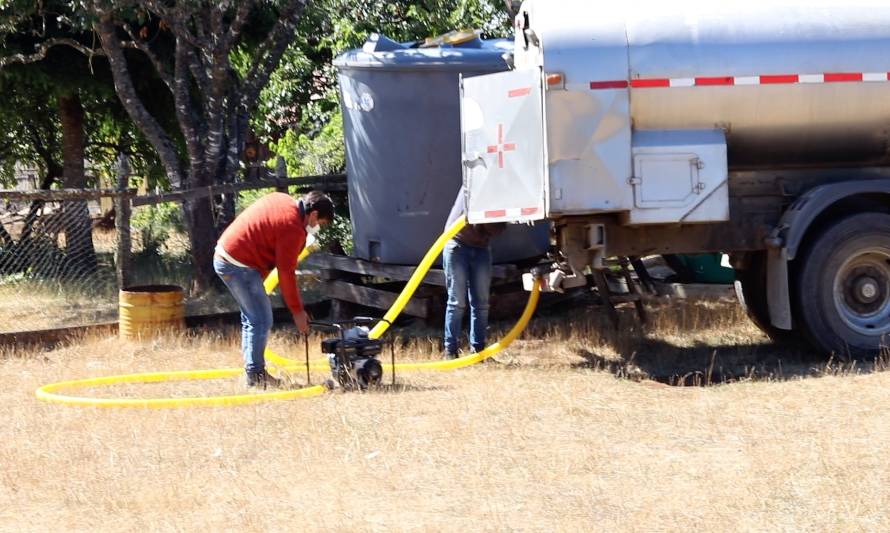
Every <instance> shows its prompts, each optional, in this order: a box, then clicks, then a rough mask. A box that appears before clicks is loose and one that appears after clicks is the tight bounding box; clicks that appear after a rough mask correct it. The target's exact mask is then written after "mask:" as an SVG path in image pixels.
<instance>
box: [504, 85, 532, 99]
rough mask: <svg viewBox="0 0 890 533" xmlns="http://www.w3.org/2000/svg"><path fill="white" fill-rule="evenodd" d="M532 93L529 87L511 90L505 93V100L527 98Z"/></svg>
mask: <svg viewBox="0 0 890 533" xmlns="http://www.w3.org/2000/svg"><path fill="white" fill-rule="evenodd" d="M531 92H532V88H531V87H524V88H522V89H513V90H512V91H510V92H508V93H507V98H516V97H517V96H528V95H530V94H531Z"/></svg>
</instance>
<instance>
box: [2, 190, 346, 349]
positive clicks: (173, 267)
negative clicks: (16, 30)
mask: <svg viewBox="0 0 890 533" xmlns="http://www.w3.org/2000/svg"><path fill="white" fill-rule="evenodd" d="M127 178H128V177H124V179H122V180H121V181H120V183H127V181H128V179H127ZM345 184H346V177H345V176H343V175H334V176H307V177H301V178H285V177H276V178H272V179H266V180H255V181H252V182H241V183H229V184H222V185H215V186H212V187H203V188H200V189H191V190H182V191H174V192H168V193H156V194H144V195H138V194H137V193H136V191H135V190H132V189H125V188H119V189H116V190H64V191H62V190H54V191H0V333H13V332H21V331H31V330H40V329H50V328H61V327H69V326H83V325H91V324H101V323H108V322H114V321H116V320H117V316H118V295H119V291H120V290H121V289H122V288H131V287H133V286H141V285H176V286H179V287H182V288H183V289H184V291H185V296H186V301H185V307H186V314H187V315H204V314H214V313H222V312H230V311H234V310H236V306H235V304H234V301H233V300H232V299H231V298H230V297H229V296H228V294H226V293H225V292H224V291H223V292H219V291H205V292H203V293H201V294H198V293H196V292H193V291H191V288H192V286H193V281H194V276H195V269H194V267H193V266H192V259H191V256H192V254H191V246H190V244H189V238H188V233H187V230H186V225H185V224H184V222H183V216H182V203H183V202H184V201H188V200H193V199H195V198H201V197H210V198H211V199H212V202H211V205H213V206H218V207H219V209H220V210H221V209H222V206H224V205H226V204H228V205H236V204H238V203H241V201H242V200H244V201H250V200H251V199H252V198H253V197H256V196H258V195H259V194H262V193H263V192H265V190H266V189H269V190H275V189H278V190H285V191H287V190H288V188H290V191H291V192H296V191H297V190H309V189H313V188H318V189H323V190H328V191H343V190H345V187H346V185H345ZM245 197H246V198H245ZM227 200H228V201H227ZM213 244H214V243H208V245H209V246H211V247H212V246H213Z"/></svg>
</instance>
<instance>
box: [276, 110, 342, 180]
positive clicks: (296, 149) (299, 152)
mask: <svg viewBox="0 0 890 533" xmlns="http://www.w3.org/2000/svg"><path fill="white" fill-rule="evenodd" d="M271 148H272V151H273V152H275V153H276V154H278V155H280V156H281V157H283V158H284V161H285V163H287V174H288V175H289V176H311V175H321V174H336V173H340V172H343V171H344V169H345V168H346V147H345V145H344V144H343V116H342V115H341V114H340V112H339V111H336V112H335V113H334V114H333V115H332V116H331V120H330V121H329V122H328V123H327V124H325V125H324V127H323V128H322V129H321V131H320V132H319V133H318V135H316V136H315V137H309V136H308V135H306V134H303V133H297V132H296V131H294V130H288V131H287V133H285V134H284V137H282V138H281V140H279V141H278V142H275V143H272V144H271ZM270 164H272V165H274V161H272V162H270Z"/></svg>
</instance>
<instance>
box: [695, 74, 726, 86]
mask: <svg viewBox="0 0 890 533" xmlns="http://www.w3.org/2000/svg"><path fill="white" fill-rule="evenodd" d="M695 84H696V85H735V78H733V77H732V76H717V77H704V78H695Z"/></svg>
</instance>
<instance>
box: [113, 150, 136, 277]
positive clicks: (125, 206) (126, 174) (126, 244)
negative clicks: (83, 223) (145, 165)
mask: <svg viewBox="0 0 890 533" xmlns="http://www.w3.org/2000/svg"><path fill="white" fill-rule="evenodd" d="M130 172H131V168H130V161H129V159H127V156H126V155H123V154H121V155H120V157H118V159H117V191H118V192H120V193H124V194H120V195H119V196H116V197H115V199H114V229H115V230H116V231H117V253H116V256H117V257H116V259H117V260H116V261H115V263H116V265H117V286H118V289H121V290H123V289H125V288H127V287H129V286H130V281H131V279H130V272H131V270H130V266H131V264H132V258H131V253H132V248H131V238H130V215H131V213H132V207H131V206H130V196H129V195H128V194H125V193H126V191H127V188H128V186H129V181H130Z"/></svg>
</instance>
